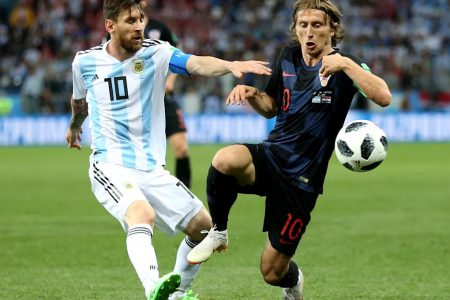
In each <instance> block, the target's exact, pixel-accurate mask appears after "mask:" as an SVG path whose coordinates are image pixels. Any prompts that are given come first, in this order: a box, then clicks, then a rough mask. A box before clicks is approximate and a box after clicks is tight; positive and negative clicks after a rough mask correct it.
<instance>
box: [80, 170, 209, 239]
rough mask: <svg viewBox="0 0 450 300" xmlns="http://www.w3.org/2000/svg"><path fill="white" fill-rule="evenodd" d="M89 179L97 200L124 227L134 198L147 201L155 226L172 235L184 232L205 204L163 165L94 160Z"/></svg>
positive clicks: (125, 227)
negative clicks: (136, 166) (142, 168)
mask: <svg viewBox="0 0 450 300" xmlns="http://www.w3.org/2000/svg"><path fill="white" fill-rule="evenodd" d="M89 178H90V179H91V185H92V192H93V193H94V194H95V197H96V198H97V200H98V202H99V203H100V204H101V205H103V207H105V208H106V210H107V211H108V212H109V213H110V214H111V215H113V216H114V217H115V218H116V219H117V220H118V221H119V222H120V224H122V227H123V228H124V229H125V230H127V225H126V224H125V222H124V220H125V213H126V211H127V209H128V207H129V206H130V205H131V204H132V203H133V202H134V201H138V200H146V201H148V203H149V204H150V205H151V206H152V207H153V209H154V210H155V212H156V220H155V225H156V226H157V227H158V228H159V229H161V230H162V231H164V232H166V233H169V234H175V233H176V232H177V230H178V231H183V230H184V229H185V228H186V226H187V225H188V223H189V221H190V220H191V219H192V218H193V217H194V216H195V215H196V214H197V213H198V212H199V211H200V209H201V208H202V207H203V203H202V202H201V201H200V200H199V199H198V198H197V197H196V196H195V195H194V194H193V193H192V192H191V191H190V190H189V189H188V188H187V187H186V186H185V185H184V184H183V183H182V182H181V181H180V180H179V179H177V178H176V177H174V176H172V175H170V173H169V171H167V170H165V169H164V168H163V167H162V166H160V167H157V168H156V169H154V170H152V171H140V170H135V169H130V168H126V167H123V166H120V165H115V164H109V163H104V162H97V161H91V163H90V167H89Z"/></svg>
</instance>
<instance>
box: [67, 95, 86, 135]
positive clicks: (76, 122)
mask: <svg viewBox="0 0 450 300" xmlns="http://www.w3.org/2000/svg"><path fill="white" fill-rule="evenodd" d="M70 104H71V106H72V118H71V119H70V127H71V128H81V125H82V124H83V122H84V120H85V119H86V117H87V116H88V104H87V101H86V99H73V98H72V99H71V101H70Z"/></svg>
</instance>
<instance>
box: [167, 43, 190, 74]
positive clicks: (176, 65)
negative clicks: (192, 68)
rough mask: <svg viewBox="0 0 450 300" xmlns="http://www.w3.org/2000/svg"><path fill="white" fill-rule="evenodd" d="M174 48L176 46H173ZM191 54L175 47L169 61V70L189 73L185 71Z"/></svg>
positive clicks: (176, 72)
mask: <svg viewBox="0 0 450 300" xmlns="http://www.w3.org/2000/svg"><path fill="white" fill-rule="evenodd" d="M175 49H176V48H175ZM191 56H192V54H185V53H183V52H182V51H181V50H179V49H176V50H175V51H174V52H173V54H172V57H171V58H170V62H169V70H170V72H172V73H175V74H181V75H190V74H189V72H188V71H187V67H186V64H187V61H188V59H189V57H191Z"/></svg>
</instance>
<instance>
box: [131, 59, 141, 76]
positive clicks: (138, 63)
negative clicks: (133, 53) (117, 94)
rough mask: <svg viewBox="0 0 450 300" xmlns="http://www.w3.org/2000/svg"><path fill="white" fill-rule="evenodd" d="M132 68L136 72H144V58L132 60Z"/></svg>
mask: <svg viewBox="0 0 450 300" xmlns="http://www.w3.org/2000/svg"><path fill="white" fill-rule="evenodd" d="M131 63H132V66H131V68H132V70H133V72H134V73H136V74H142V73H143V72H144V60H143V59H140V58H138V59H134V60H133V61H132V62H131Z"/></svg>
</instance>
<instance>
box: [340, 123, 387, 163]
mask: <svg viewBox="0 0 450 300" xmlns="http://www.w3.org/2000/svg"><path fill="white" fill-rule="evenodd" d="M387 148H388V142H387V139H386V134H385V133H384V131H383V130H382V129H381V128H379V127H378V126H377V125H375V124H374V123H373V122H370V121H367V120H356V121H353V122H351V123H349V124H348V125H346V126H344V127H342V129H341V130H340V131H339V133H338V135H337V137H336V142H335V145H334V151H335V153H336V157H337V159H338V160H339V162H340V163H341V164H342V165H344V167H346V168H347V169H350V170H352V171H355V172H366V171H370V170H373V169H375V168H376V167H378V166H379V165H380V164H381V163H382V162H383V160H384V159H385V157H386V153H387Z"/></svg>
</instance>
